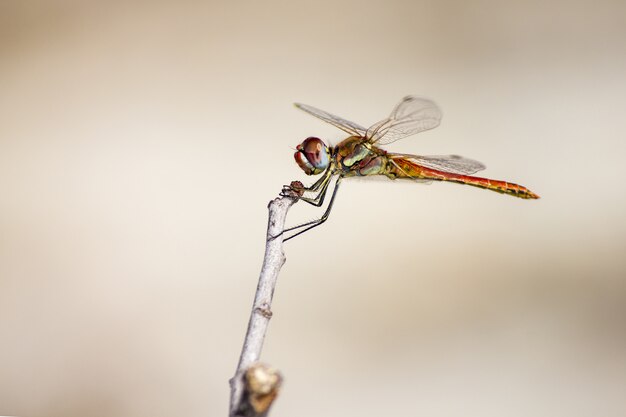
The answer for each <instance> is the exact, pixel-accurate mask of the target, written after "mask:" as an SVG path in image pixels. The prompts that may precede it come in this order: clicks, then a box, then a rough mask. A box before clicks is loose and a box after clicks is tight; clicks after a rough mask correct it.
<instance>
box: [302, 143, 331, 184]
mask: <svg viewBox="0 0 626 417" xmlns="http://www.w3.org/2000/svg"><path fill="white" fill-rule="evenodd" d="M296 149H297V152H296V153H295V155H294V157H295V158H296V162H297V163H298V165H299V166H300V168H302V170H304V172H305V173H306V174H308V175H314V174H319V173H321V172H322V171H324V170H325V169H326V167H327V166H328V162H329V158H328V157H329V155H328V148H327V147H326V145H325V144H324V142H323V141H322V140H321V139H320V138H316V137H313V136H311V137H308V138H306V139H305V140H304V141H302V143H301V144H300V145H298V146H297V147H296Z"/></svg>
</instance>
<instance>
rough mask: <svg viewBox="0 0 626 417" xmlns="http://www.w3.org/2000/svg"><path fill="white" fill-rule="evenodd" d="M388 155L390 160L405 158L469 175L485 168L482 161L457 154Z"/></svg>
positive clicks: (424, 164) (440, 169)
mask: <svg viewBox="0 0 626 417" xmlns="http://www.w3.org/2000/svg"><path fill="white" fill-rule="evenodd" d="M388 156H389V157H390V158H391V160H392V161H393V160H394V159H405V160H409V161H411V162H413V163H415V164H417V165H421V166H424V167H426V168H430V169H436V170H439V171H443V172H451V173H453V174H463V175H471V174H475V173H476V172H478V171H482V170H483V169H485V166H484V165H483V164H482V163H480V162H478V161H474V160H473V159H468V158H463V157H462V156H459V155H431V156H418V155H408V154H397V153H394V154H388Z"/></svg>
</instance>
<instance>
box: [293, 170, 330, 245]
mask: <svg viewBox="0 0 626 417" xmlns="http://www.w3.org/2000/svg"><path fill="white" fill-rule="evenodd" d="M341 178H342V177H341V176H339V177H337V181H335V188H334V189H333V194H332V195H331V196H330V202H329V203H328V207H327V208H326V211H325V212H324V214H323V215H322V217H320V218H319V219H317V220H312V221H310V222H306V223H303V224H300V225H298V226H293V227H289V228H287V229H285V230H284V231H283V233H285V232H290V231H292V230H297V229H301V228H304V229H302V230H300V231H299V232H298V233H295V234H293V235H291V236H289V237H287V238H286V239H284V240H283V241H284V242H286V241H288V240H289V239H293V238H294V237H296V236H298V235H301V234H302V233H304V232H307V231H309V230H311V229H313V228H314V227H317V226H319V225H320V224H322V223H324V222H325V221H326V220H328V216H329V215H330V211H331V210H332V208H333V203H334V202H335V197H336V196H337V190H338V189H339V183H340V182H341ZM328 184H330V178H329V180H328V181H327V182H326V184H325V185H324V187H323V188H322V191H320V193H319V194H318V196H317V197H315V199H313V200H318V199H319V201H315V202H312V201H307V200H309V199H303V198H302V197H301V198H300V199H301V200H303V201H306V202H307V203H309V204H313V205H314V206H317V207H319V206H321V205H322V204H323V203H324V197H325V195H326V191H328Z"/></svg>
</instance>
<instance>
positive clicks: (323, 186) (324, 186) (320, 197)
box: [283, 171, 332, 207]
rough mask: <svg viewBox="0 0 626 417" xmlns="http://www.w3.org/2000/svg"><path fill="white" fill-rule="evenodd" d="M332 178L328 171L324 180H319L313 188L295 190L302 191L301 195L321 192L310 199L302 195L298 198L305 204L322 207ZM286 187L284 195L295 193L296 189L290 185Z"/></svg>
mask: <svg viewBox="0 0 626 417" xmlns="http://www.w3.org/2000/svg"><path fill="white" fill-rule="evenodd" d="M331 178H332V172H330V171H328V172H327V173H325V174H324V176H323V177H322V178H320V179H319V180H317V181H316V182H315V184H313V185H312V186H311V187H302V188H299V189H295V191H296V192H298V191H300V194H301V193H302V192H303V191H310V192H316V191H318V190H319V192H318V193H317V195H316V196H315V197H313V198H310V197H304V196H302V195H300V196H298V197H296V198H297V199H298V200H302V201H304V202H305V203H308V204H311V205H314V206H315V207H320V206H321V205H322V204H323V203H324V197H325V196H326V191H327V190H328V185H329V184H330V180H331ZM285 187H286V188H285V189H283V193H285V192H287V191H288V190H289V191H294V188H293V187H291V186H289V185H286V186H285ZM292 194H293V193H292Z"/></svg>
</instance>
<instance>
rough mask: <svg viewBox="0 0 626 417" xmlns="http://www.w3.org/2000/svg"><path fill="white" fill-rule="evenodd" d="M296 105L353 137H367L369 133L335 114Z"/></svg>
mask: <svg viewBox="0 0 626 417" xmlns="http://www.w3.org/2000/svg"><path fill="white" fill-rule="evenodd" d="M294 105H295V106H296V107H297V108H299V109H300V110H303V111H305V112H307V113H309V114H310V115H313V116H315V117H317V118H318V119H322V120H323V121H325V122H327V123H330V124H331V125H333V126H335V127H338V128H339V129H341V130H343V131H344V132H346V133H349V134H351V135H353V136H365V132H366V131H367V129H366V128H364V127H363V126H359V125H358V124H356V123H354V122H351V121H349V120H346V119H342V118H341V117H339V116H335V115H334V114H330V113H328V112H326V111H324V110H320V109H318V108H315V107H313V106H309V105H308V104H300V103H295V104H294Z"/></svg>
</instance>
